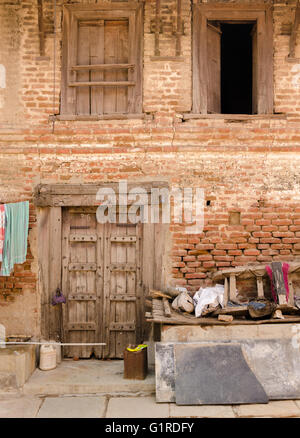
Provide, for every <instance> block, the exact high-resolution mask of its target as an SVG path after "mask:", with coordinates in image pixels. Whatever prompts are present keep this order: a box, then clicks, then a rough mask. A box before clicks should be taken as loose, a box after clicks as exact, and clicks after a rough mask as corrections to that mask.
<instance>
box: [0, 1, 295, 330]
mask: <svg viewBox="0 0 300 438" xmlns="http://www.w3.org/2000/svg"><path fill="white" fill-rule="evenodd" d="M62 3H63V2H62V1H61V0H57V16H56V27H57V33H56V36H55V38H54V35H53V2H52V0H51V1H50V0H45V1H44V7H45V10H44V12H45V15H46V19H47V29H48V31H49V33H47V34H46V39H45V56H44V57H41V56H40V52H39V35H38V11H37V6H36V1H33V0H25V1H22V2H20V1H15V2H13V1H10V2H0V20H1V23H7V24H6V25H5V26H4V27H3V26H1V27H0V28H1V34H2V38H1V50H0V64H2V65H3V66H4V68H5V71H6V87H5V88H0V100H1V102H2V104H1V105H0V184H1V192H0V201H1V202H13V201H19V200H23V199H29V200H30V208H31V210H30V232H29V250H28V257H27V261H26V263H25V264H24V265H22V266H20V265H18V266H16V269H15V271H14V273H13V275H11V276H10V277H9V278H6V277H0V321H1V320H2V321H3V322H4V324H6V325H7V327H8V331H9V332H11V333H12V332H14V333H15V332H16V331H18V332H19V333H26V334H39V324H40V322H39V318H40V296H39V290H38V259H37V246H38V242H37V229H36V218H37V214H38V211H37V209H36V208H35V207H34V206H33V203H32V194H33V189H34V187H35V186H36V184H38V183H56V182H57V183H65V184H68V183H97V182H108V181H118V180H119V179H127V180H130V181H156V180H159V181H161V180H165V181H168V182H169V183H170V185H172V186H179V187H201V188H203V189H204V193H205V226H204V230H203V233H201V234H197V235H187V234H185V233H184V227H183V226H182V225H180V224H179V225H178V224H171V225H170V235H171V239H170V241H171V245H170V247H169V248H168V254H169V257H168V266H169V271H168V283H173V284H178V285H186V286H187V287H188V288H189V289H190V290H191V291H195V290H197V289H198V288H199V286H201V285H203V284H207V283H209V282H210V273H211V272H213V271H215V270H216V269H221V268H226V267H229V266H238V265H242V264H246V263H254V264H257V263H262V264H265V263H269V262H271V261H272V260H286V261H290V260H299V259H300V204H299V184H300V178H299V170H298V169H299V164H300V163H299V161H300V154H299V140H300V132H299V122H300V112H299V111H300V106H299V105H300V99H299V97H300V92H299V90H300V79H299V76H300V70H299V64H298V63H296V62H294V63H293V62H288V61H287V60H286V56H287V55H288V45H289V35H286V34H284V32H283V29H284V28H285V27H286V26H288V25H290V24H291V23H292V19H293V14H294V8H295V3H296V2H295V1H294V2H289V3H288V5H287V4H286V2H283V1H277V0H276V1H275V2H274V110H275V112H277V113H281V112H282V113H284V115H283V116H281V117H280V116H278V117H275V118H270V117H267V116H266V117H262V118H255V117H252V118H251V117H250V118H249V119H248V120H234V119H228V118H199V119H197V120H186V121H183V119H182V114H183V113H185V112H189V111H190V110H191V104H192V82H191V80H192V61H191V47H192V45H191V44H192V42H191V2H190V1H189V0H183V4H182V18H183V20H184V22H185V26H184V36H183V37H182V41H181V46H182V54H181V59H180V60H177V61H164V60H157V59H154V58H153V56H154V34H153V32H152V31H151V21H152V20H154V18H155V1H153V0H146V3H145V17H144V55H143V56H144V71H143V107H144V112H146V113H148V115H151V116H152V118H147V119H137V120H102V121H98V122H95V121H94V122H92V121H55V123H53V122H52V121H51V120H49V115H51V114H53V112H55V113H56V114H57V113H59V96H60V65H61V5H62ZM85 3H95V2H93V1H90V2H85ZM161 3H162V6H163V9H162V11H163V12H162V18H163V21H164V24H165V33H164V34H162V35H160V49H161V55H162V56H174V52H175V40H174V37H173V36H172V33H171V26H170V24H171V21H172V20H171V19H170V14H171V15H174V11H175V7H176V4H175V0H161ZM250 3H251V2H250ZM54 42H55V45H56V50H55V74H54V62H53V54H54V50H53V49H54ZM297 43H298V44H297V47H296V56H299V54H300V49H299V41H298V40H297ZM9 44H13V46H12V47H13V50H11V49H10V55H9V56H8V55H7V51H6V49H7V48H8V47H10V46H9ZM54 77H55V94H54V93H53V89H54ZM0 83H1V81H0ZM1 102H0V103H1ZM207 201H210V202H208V204H209V205H206V202H207ZM231 213H239V214H236V215H235V218H236V217H237V218H238V219H239V220H237V222H238V223H235V222H234V223H235V224H232V216H231Z"/></svg>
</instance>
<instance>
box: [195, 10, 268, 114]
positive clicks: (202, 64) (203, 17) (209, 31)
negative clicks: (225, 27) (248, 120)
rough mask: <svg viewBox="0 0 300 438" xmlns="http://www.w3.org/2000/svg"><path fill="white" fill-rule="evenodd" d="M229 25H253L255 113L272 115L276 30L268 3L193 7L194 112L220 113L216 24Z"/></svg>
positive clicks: (219, 78) (219, 40)
mask: <svg viewBox="0 0 300 438" xmlns="http://www.w3.org/2000/svg"><path fill="white" fill-rule="evenodd" d="M212 22H213V23H215V24H214V25H212ZM226 22H229V23H241V22H244V23H246V22H247V23H252V24H253V30H252V69H253V70H252V113H253V114H272V113H273V31H272V9H271V7H270V5H269V4H267V3H257V4H253V5H241V4H240V5H237V4H235V5H234V6H231V5H230V4H228V3H219V4H214V5H212V4H203V3H202V4H194V5H193V110H192V112H193V113H196V114H208V113H220V112H221V73H222V72H221V29H220V27H219V26H218V25H217V23H226ZM237 56H238V53H237Z"/></svg>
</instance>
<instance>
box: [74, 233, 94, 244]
mask: <svg viewBox="0 0 300 438" xmlns="http://www.w3.org/2000/svg"><path fill="white" fill-rule="evenodd" d="M69 240H70V242H96V240H97V235H96V234H74V233H71V234H70V236H69Z"/></svg>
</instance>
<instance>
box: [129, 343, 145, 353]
mask: <svg viewBox="0 0 300 438" xmlns="http://www.w3.org/2000/svg"><path fill="white" fill-rule="evenodd" d="M147 347H148V345H146V344H140V345H138V346H137V347H135V348H129V347H127V350H128V351H140V350H142V349H143V348H147Z"/></svg>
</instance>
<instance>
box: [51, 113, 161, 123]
mask: <svg viewBox="0 0 300 438" xmlns="http://www.w3.org/2000/svg"><path fill="white" fill-rule="evenodd" d="M49 117H50V118H52V119H54V120H64V121H67V120H70V121H71V120H80V121H97V120H134V119H140V120H143V119H147V120H152V119H153V116H152V115H151V114H142V113H138V114H119V113H110V114H97V115H96V114H93V115H86V116H84V115H80V116H78V115H72V114H70V115H69V114H62V115H59V114H58V115H55V116H49Z"/></svg>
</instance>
